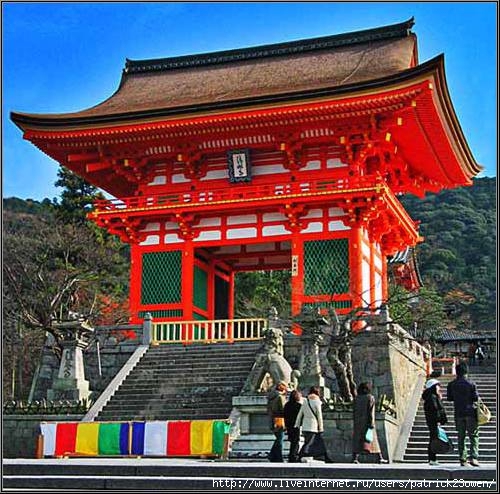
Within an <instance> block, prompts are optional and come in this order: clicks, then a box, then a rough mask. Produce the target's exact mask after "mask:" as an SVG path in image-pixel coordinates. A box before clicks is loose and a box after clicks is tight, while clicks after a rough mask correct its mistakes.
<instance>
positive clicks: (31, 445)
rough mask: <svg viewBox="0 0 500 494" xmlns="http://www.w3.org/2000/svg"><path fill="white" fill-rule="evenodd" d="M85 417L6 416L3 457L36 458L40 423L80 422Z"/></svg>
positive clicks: (3, 421)
mask: <svg viewBox="0 0 500 494" xmlns="http://www.w3.org/2000/svg"><path fill="white" fill-rule="evenodd" d="M82 417H83V415H4V416H3V420H2V426H3V427H2V434H3V441H2V445H3V451H2V453H3V457H4V458H35V457H36V456H35V452H36V438H37V436H38V434H40V422H55V421H57V422H78V421H80V420H81V419H82Z"/></svg>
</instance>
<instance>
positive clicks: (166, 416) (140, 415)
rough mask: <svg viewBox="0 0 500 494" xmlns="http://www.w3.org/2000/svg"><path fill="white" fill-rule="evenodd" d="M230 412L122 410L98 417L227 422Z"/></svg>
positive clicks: (105, 418)
mask: <svg viewBox="0 0 500 494" xmlns="http://www.w3.org/2000/svg"><path fill="white" fill-rule="evenodd" d="M229 414H230V411H228V410H225V409H224V410H223V409H221V410H219V409H217V410H210V411H209V412H202V411H200V410H191V409H186V410H184V411H179V412H177V411H169V412H162V413H157V414H152V413H150V412H148V411H145V412H135V411H134V413H127V412H126V410H122V412H121V413H120V414H118V413H116V414H106V415H100V414H99V416H98V417H97V419H96V421H97V422H101V421H102V422H117V421H118V422H124V421H131V420H138V421H142V420H209V419H221V420H225V419H227V418H228V417H229Z"/></svg>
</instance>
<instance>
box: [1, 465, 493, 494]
mask: <svg viewBox="0 0 500 494" xmlns="http://www.w3.org/2000/svg"><path fill="white" fill-rule="evenodd" d="M408 463H410V464H389V465H376V468H373V467H374V466H375V465H369V464H360V465H351V464H347V463H344V464H341V463H337V464H325V463H322V462H314V463H309V464H301V463H296V464H289V463H280V464H278V463H269V462H267V461H264V460H262V461H248V460H247V461H236V460H235V461H207V460H203V459H195V458H188V459H176V458H107V459H105V460H104V461H103V459H102V458H68V459H42V460H31V461H30V460H19V459H16V460H9V459H4V460H3V465H2V487H3V488H5V489H9V490H19V491H21V490H29V491H32V492H37V491H42V490H47V491H54V490H55V491H59V492H65V491H72V490H74V489H75V486H84V487H85V490H95V491H100V492H106V491H108V490H109V491H116V492H120V491H126V490H130V491H135V492H137V491H149V492H153V491H166V490H168V491H170V490H172V491H174V490H175V491H176V492H179V491H183V490H190V491H197V492H203V491H205V490H212V491H215V490H221V491H222V490H228V489H238V490H243V489H244V488H245V487H247V488H249V486H250V487H252V488H253V489H254V490H256V491H261V492H267V491H278V490H281V491H284V490H292V491H298V490H299V489H300V490H301V491H312V492H318V490H319V489H320V488H321V489H323V490H325V487H326V488H327V489H326V490H328V491H331V490H335V491H336V490H338V489H339V486H338V485H336V484H331V483H330V484H328V483H326V482H325V480H329V481H332V480H335V479H337V480H343V481H344V484H343V485H342V486H341V487H340V488H342V489H343V490H345V489H346V485H349V484H346V480H345V479H355V480H351V481H350V482H352V483H354V482H358V481H359V482H363V481H364V480H365V481H366V484H361V485H359V484H358V485H356V484H350V488H348V489H347V490H351V489H353V490H358V491H367V490H368V489H370V490H381V491H385V492H387V491H388V490H395V491H399V490H410V486H411V485H412V487H413V489H415V488H417V489H418V486H417V485H416V484H410V482H409V480H408V479H412V481H413V482H415V481H419V480H420V481H423V480H426V481H428V480H429V479H433V480H436V479H439V480H448V479H464V480H465V481H471V480H485V481H489V482H491V481H492V479H496V469H495V465H494V464H488V463H487V462H482V465H481V468H471V467H460V465H458V461H457V458H456V457H455V458H453V459H452V460H451V461H450V462H449V464H443V461H441V464H440V466H439V467H429V465H428V464H427V459H425V460H424V461H421V460H420V461H418V463H421V464H416V463H417V461H415V460H411V461H409V462H408ZM388 479H390V480H392V481H394V482H397V483H394V484H392V486H391V487H390V488H389V489H388V487H387V483H386V482H387V480H388ZM300 480H301V481H304V480H310V481H313V482H318V484H316V483H314V484H313V485H310V484H308V485H306V483H305V482H302V483H301V484H297V483H295V484H290V483H288V484H285V481H288V482H290V481H294V482H295V481H300ZM263 481H266V484H262V483H260V482H263ZM377 481H385V483H384V485H383V486H382V487H381V486H380V485H379V486H377V485H376V484H374V482H377ZM219 482H220V483H219ZM226 482H227V483H226ZM233 482H234V483H233ZM257 482H259V484H257ZM267 482H270V483H267ZM372 484H373V485H372ZM462 484H463V482H462ZM460 486H461V484H460V483H459V484H458V487H459V488H460ZM439 488H440V489H441V490H443V489H442V487H441V485H436V484H433V485H432V486H430V487H429V488H428V490H430V491H434V490H437V489H439ZM455 488H456V487H455ZM483 489H484V487H483ZM489 489H490V490H494V489H496V484H490V486H489ZM250 490H252V489H250ZM445 490H446V489H445ZM478 490H479V489H478Z"/></svg>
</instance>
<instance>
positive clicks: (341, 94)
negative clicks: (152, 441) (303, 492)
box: [12, 20, 480, 322]
mask: <svg viewBox="0 0 500 494" xmlns="http://www.w3.org/2000/svg"><path fill="white" fill-rule="evenodd" d="M412 25H413V21H412V20H410V21H407V22H405V23H401V24H397V25H393V26H386V27H381V28H377V29H371V30H366V31H359V32H355V33H347V34H341V35H335V36H328V37H324V38H316V39H310V40H302V41H296V42H290V43H282V44H278V45H267V46H262V47H256V48H246V49H241V50H231V51H225V52H217V53H209V54H202V55H192V56H185V57H176V58H167V59H158V60H146V61H127V63H126V66H125V70H124V73H123V76H122V81H121V83H120V87H119V89H118V90H117V91H116V92H115V94H113V95H112V96H111V97H110V98H109V99H107V100H106V101H104V102H103V103H101V104H99V105H97V106H95V107H93V108H90V109H88V110H83V111H81V112H77V113H68V114H62V115H31V114H23V113H13V114H12V119H13V120H14V122H15V123H16V124H17V125H18V126H19V127H20V128H21V129H22V130H23V132H24V137H25V138H26V139H28V140H30V141H31V142H33V144H35V145H36V146H37V147H39V148H40V149H41V150H42V151H43V152H45V153H47V154H48V155H49V156H51V157H52V158H54V159H55V160H56V161H58V162H59V163H61V164H62V165H64V166H66V167H68V168H70V169H71V170H72V171H74V172H75V173H77V174H78V175H80V176H81V177H83V178H85V179H86V180H88V181H89V182H91V183H92V184H94V185H96V186H98V187H101V188H102V189H104V190H105V191H107V192H108V193H110V194H112V195H113V196H115V197H116V198H117V199H112V200H102V201H97V202H96V205H95V210H94V211H93V212H92V213H91V214H90V215H89V217H90V218H91V219H92V220H93V221H95V222H96V223H97V224H98V225H100V226H101V227H103V228H106V229H107V230H108V231H109V232H111V233H114V234H116V235H118V236H119V237H120V238H121V239H122V240H123V241H124V242H127V243H130V244H131V252H132V260H131V275H130V313H131V315H132V322H137V321H139V320H141V319H142V318H143V317H144V315H145V313H147V312H150V313H151V314H152V315H153V317H154V318H155V320H158V321H186V320H189V321H195V320H199V321H203V320H214V319H217V320H219V319H220V320H227V319H232V318H233V317H234V276H235V273H237V272H240V271H250V270H274V269H289V270H290V272H291V286H292V293H291V298H292V312H293V313H298V312H299V311H300V310H301V307H303V306H304V305H308V306H312V307H316V308H322V307H325V306H327V305H328V304H329V303H333V304H334V305H335V307H336V308H337V309H338V311H339V312H340V313H345V312H349V311H351V310H353V309H356V308H361V307H364V308H372V309H376V308H377V307H378V306H379V305H380V304H381V302H383V301H384V300H386V299H387V261H386V257H387V256H390V255H393V254H395V253H396V252H398V251H401V250H403V249H405V248H407V247H409V246H414V245H415V244H416V243H417V242H419V241H420V240H421V238H420V237H419V234H418V231H417V225H416V223H415V222H414V221H413V220H412V219H411V218H410V217H409V216H408V214H407V213H406V212H405V210H404V209H403V207H402V206H401V203H400V202H399V200H398V199H397V196H398V195H400V194H402V193H414V194H418V195H420V196H423V195H424V194H425V193H426V192H428V191H431V192H437V191H439V190H441V189H443V188H450V187H457V186H462V185H470V184H471V179H472V177H473V176H474V175H475V174H477V173H478V171H479V170H480V167H479V166H478V165H477V163H476V162H475V160H474V158H473V156H472V154H471V152H470V150H469V148H468V146H467V143H466V141H465V138H464V136H463V133H462V131H461V129H460V125H459V123H458V120H457V118H456V115H455V112H454V110H453V106H452V104H451V100H450V96H449V94H448V90H447V86H446V79H445V75H444V65H443V57H442V56H438V57H436V58H435V59H432V60H430V61H428V62H426V63H423V64H419V63H418V57H417V46H416V36H415V35H414V34H413V33H412V32H411V27H412Z"/></svg>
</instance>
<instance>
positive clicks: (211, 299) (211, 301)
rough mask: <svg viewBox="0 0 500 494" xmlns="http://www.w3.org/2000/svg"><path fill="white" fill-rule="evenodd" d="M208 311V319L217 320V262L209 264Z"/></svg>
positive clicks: (212, 261)
mask: <svg viewBox="0 0 500 494" xmlns="http://www.w3.org/2000/svg"><path fill="white" fill-rule="evenodd" d="M207 269H208V286H207V298H208V301H207V311H208V319H215V316H214V314H215V260H214V259H210V261H209V262H208V266H207Z"/></svg>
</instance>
